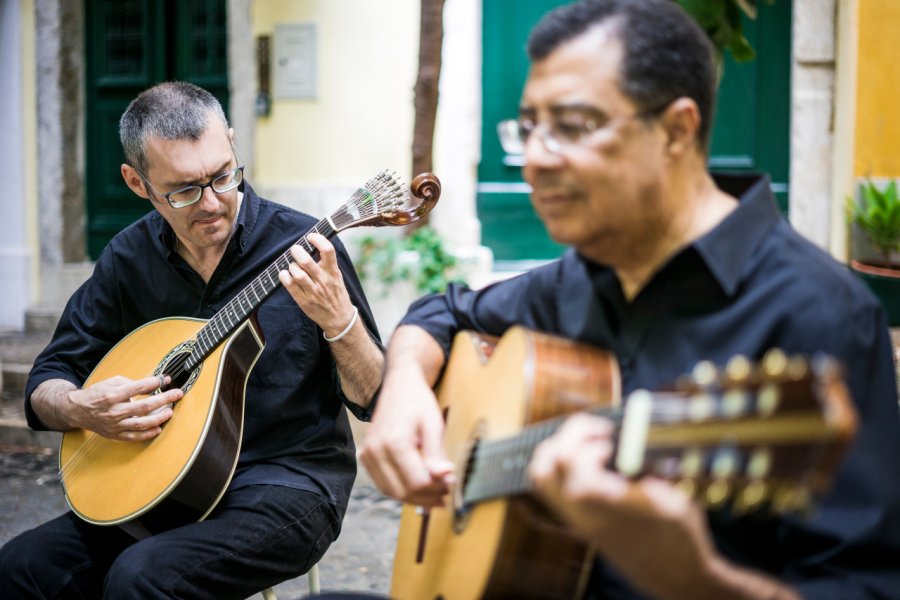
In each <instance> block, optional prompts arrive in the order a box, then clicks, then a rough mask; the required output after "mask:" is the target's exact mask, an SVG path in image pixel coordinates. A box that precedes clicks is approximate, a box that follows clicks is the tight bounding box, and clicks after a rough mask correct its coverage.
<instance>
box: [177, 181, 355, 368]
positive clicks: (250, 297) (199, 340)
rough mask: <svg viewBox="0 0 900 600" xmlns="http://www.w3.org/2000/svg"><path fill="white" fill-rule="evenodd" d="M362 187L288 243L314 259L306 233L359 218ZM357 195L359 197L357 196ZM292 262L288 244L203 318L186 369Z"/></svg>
mask: <svg viewBox="0 0 900 600" xmlns="http://www.w3.org/2000/svg"><path fill="white" fill-rule="evenodd" d="M365 194H366V192H365V190H359V191H358V192H357V194H355V195H354V197H353V199H352V202H351V203H348V204H347V205H345V206H342V207H341V208H339V209H338V210H337V211H335V212H334V213H333V214H332V215H331V216H329V217H326V218H325V219H322V220H321V221H319V222H318V223H316V224H315V226H313V228H312V229H310V230H309V231H308V232H307V233H305V234H304V235H303V237H301V238H300V239H299V240H297V241H296V242H295V243H294V244H292V246H295V245H299V246H301V247H302V248H303V249H304V250H306V251H307V252H308V253H309V254H310V256H312V257H313V259H316V260H317V259H318V256H319V253H318V250H316V248H315V247H314V246H313V245H312V244H310V243H309V240H308V239H307V236H309V234H311V233H319V234H321V235H323V236H325V237H326V238H329V239H330V238H332V237H334V236H335V235H336V234H337V233H338V231H341V230H343V229H346V228H347V227H350V226H352V225H353V223H355V222H357V221H359V219H360V217H361V215H360V208H362V209H363V210H365V208H366V207H365V206H361V202H362V201H364V200H366V198H365ZM357 196H360V197H359V198H357ZM293 262H294V257H293V256H292V255H291V249H290V247H289V248H288V249H287V250H285V251H284V252H283V253H282V254H281V255H280V256H279V257H278V258H277V259H276V260H275V262H273V263H272V264H271V265H269V266H268V267H267V268H266V269H264V270H263V272H262V273H260V274H259V275H258V276H257V277H256V278H255V279H254V280H253V281H251V282H250V284H249V285H247V287H245V288H244V289H243V290H241V291H240V292H238V293H237V295H236V296H235V297H234V298H232V299H231V300H230V301H229V302H228V304H226V305H225V306H224V307H222V308H221V309H220V310H219V311H218V312H217V313H216V314H215V315H213V317H212V318H211V319H210V320H209V321H207V323H206V325H204V326H203V327H202V328H201V329H200V331H199V332H197V336H196V338H195V344H194V347H193V349H192V351H191V354H190V357H189V358H188V359H187V361H186V362H185V364H184V369H185V370H186V371H188V372H190V371H192V370H194V369H195V368H196V367H197V366H198V365H199V364H200V363H202V362H203V361H204V360H205V359H206V357H207V356H209V355H210V353H212V351H213V350H215V349H216V348H217V347H218V346H219V344H221V343H222V342H223V341H225V340H226V339H228V336H230V335H231V334H232V333H233V332H234V331H235V330H236V329H237V328H238V327H240V325H241V324H242V323H243V322H244V321H246V320H247V319H248V318H249V317H250V315H251V314H253V311H255V310H256V309H257V308H259V306H260V305H261V304H262V303H263V302H265V300H266V299H267V298H268V297H269V296H271V295H272V294H273V293H274V292H275V291H276V290H277V289H278V287H279V286H280V285H281V281H279V279H278V272H279V271H283V270H285V269H287V268H288V267H289V266H290V264H291V263H293Z"/></svg>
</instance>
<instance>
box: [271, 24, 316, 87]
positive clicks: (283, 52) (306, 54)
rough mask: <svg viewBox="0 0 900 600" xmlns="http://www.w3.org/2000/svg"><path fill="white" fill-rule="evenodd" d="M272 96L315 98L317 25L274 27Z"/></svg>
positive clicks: (283, 25) (282, 25)
mask: <svg viewBox="0 0 900 600" xmlns="http://www.w3.org/2000/svg"><path fill="white" fill-rule="evenodd" d="M273 59H274V64H275V90H274V91H275V98H276V99H286V98H315V97H316V25H315V23H283V24H281V25H276V26H275V56H274V57H273Z"/></svg>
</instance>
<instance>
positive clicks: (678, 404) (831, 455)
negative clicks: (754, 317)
mask: <svg viewBox="0 0 900 600" xmlns="http://www.w3.org/2000/svg"><path fill="white" fill-rule="evenodd" d="M855 431H856V417H855V412H854V410H853V406H852V403H851V401H850V396H849V393H848V391H847V388H846V386H845V385H844V383H843V380H842V373H841V369H840V367H839V365H837V364H836V363H835V362H834V361H833V360H832V359H829V358H827V357H824V356H823V357H816V358H814V359H813V360H807V359H806V358H803V357H800V356H787V355H785V354H784V353H783V352H781V351H780V350H773V351H770V352H769V353H767V354H766V355H765V356H764V357H763V359H762V360H761V361H760V362H759V363H758V364H754V363H751V361H749V360H748V359H746V358H745V357H740V356H738V357H735V358H733V359H732V360H731V361H729V363H728V364H727V365H726V366H725V367H724V368H722V369H719V368H716V367H715V366H714V365H712V364H711V363H708V362H701V363H699V364H698V365H697V366H696V367H695V368H694V370H693V372H692V373H691V375H690V376H686V377H684V378H683V379H682V380H680V381H679V382H678V383H677V384H676V386H675V388H674V389H673V390H672V391H667V392H654V393H651V392H647V391H643V390H641V391H638V392H635V393H634V394H632V395H631V396H629V398H628V400H627V401H626V403H625V417H624V422H623V425H622V432H621V435H620V439H619V450H618V453H617V468H618V469H619V470H620V471H622V472H624V473H625V474H628V475H632V476H634V475H638V474H652V475H655V476H658V477H662V478H665V479H668V480H671V481H674V482H675V483H676V485H677V486H678V487H679V488H681V489H682V490H684V491H685V492H687V493H688V494H689V495H691V496H692V497H694V498H695V499H696V500H698V501H699V502H701V503H703V504H705V505H707V506H709V507H711V508H718V507H722V506H725V505H728V504H730V505H731V506H732V507H733V509H734V510H735V511H737V512H744V511H750V510H757V509H760V508H768V509H769V510H772V511H775V512H782V511H795V510H805V509H808V508H809V506H810V504H811V502H812V500H813V499H814V497H815V496H816V495H818V494H821V493H822V492H823V491H824V490H825V489H827V487H828V485H829V483H830V480H831V477H832V476H833V474H834V472H835V471H836V470H837V467H838V466H839V464H840V461H841V458H842V457H843V454H844V451H845V450H846V448H847V446H848V445H849V443H850V441H851V440H852V438H853V435H854V433H855Z"/></svg>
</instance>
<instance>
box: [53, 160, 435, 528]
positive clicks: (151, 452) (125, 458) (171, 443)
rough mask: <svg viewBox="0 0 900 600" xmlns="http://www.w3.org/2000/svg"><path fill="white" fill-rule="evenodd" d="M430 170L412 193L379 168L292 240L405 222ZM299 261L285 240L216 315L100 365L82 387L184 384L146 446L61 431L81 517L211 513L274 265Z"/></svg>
mask: <svg viewBox="0 0 900 600" xmlns="http://www.w3.org/2000/svg"><path fill="white" fill-rule="evenodd" d="M440 192H441V186H440V182H439V180H438V179H437V177H435V176H434V175H432V174H431V173H425V174H422V175H419V176H417V177H416V178H415V179H414V180H413V183H412V186H411V188H410V189H409V190H407V189H406V186H405V185H404V184H403V182H402V181H401V180H400V179H399V178H398V177H397V175H396V174H395V173H393V172H390V171H382V172H380V173H378V174H377V175H376V176H375V177H373V178H372V179H370V180H369V181H367V182H366V184H365V185H364V187H362V188H360V189H358V190H357V191H356V192H354V193H353V194H352V195H351V197H350V199H349V200H348V201H347V202H346V203H345V204H344V205H343V206H341V207H340V208H338V209H337V210H336V211H335V212H334V213H332V214H331V215H330V216H328V217H326V218H325V219H322V220H321V221H319V222H318V223H317V224H316V225H315V226H314V227H313V228H312V229H311V230H310V231H309V232H307V234H305V235H304V236H303V237H301V238H300V239H299V240H297V241H296V242H294V244H299V245H301V246H303V247H304V249H306V250H307V251H308V252H309V253H310V254H311V255H313V256H314V257H318V252H317V251H316V250H315V248H314V247H313V246H312V245H311V244H310V243H309V241H308V240H307V236H308V235H309V234H310V233H314V232H315V233H319V234H322V235H324V236H325V237H327V238H331V237H334V236H335V235H337V234H338V233H339V232H341V231H344V230H345V229H349V228H351V227H359V226H363V225H366V226H385V225H406V224H409V223H412V222H414V221H416V220H418V219H419V218H421V217H422V216H423V215H425V214H427V213H428V212H429V211H430V210H431V208H432V207H433V206H434V205H435V203H436V202H437V201H438V199H439V197H440ZM291 262H293V257H292V255H291V253H290V248H287V249H286V250H285V251H284V252H283V253H282V254H281V255H280V256H279V257H278V258H277V259H276V260H275V262H274V263H272V264H271V265H270V266H269V267H268V268H266V269H265V270H264V271H263V272H262V273H261V274H260V275H259V276H257V277H256V278H255V279H254V280H253V281H252V282H250V284H249V285H247V286H246V287H245V288H244V289H243V290H241V291H240V292H239V293H238V294H237V295H236V296H235V297H234V298H232V299H231V300H230V301H229V302H228V304H226V305H225V306H224V307H223V308H222V309H221V310H219V311H218V312H217V313H216V314H215V315H214V316H213V317H212V318H211V319H209V320H208V321H203V320H199V319H188V318H169V319H161V320H158V321H153V322H151V323H147V324H146V325H143V326H142V327H139V328H138V329H136V330H135V331H133V332H132V333H130V334H129V335H128V336H126V337H125V338H123V339H122V340H121V341H120V342H119V343H118V344H117V345H116V346H115V347H114V348H113V349H112V350H110V352H109V353H108V354H107V355H106V356H105V357H104V358H103V360H101V361H100V363H99V364H98V365H97V367H96V368H95V369H94V371H93V373H91V375H90V377H88V379H87V381H86V382H85V384H84V385H85V387H88V386H91V385H93V384H94V383H97V382H99V381H103V380H105V379H108V378H110V377H113V376H116V375H121V376H125V377H128V378H132V379H139V378H141V377H146V376H147V375H150V374H154V375H161V374H164V375H169V376H170V377H171V378H172V382H171V384H170V385H169V386H168V387H178V388H181V389H182V390H184V392H185V394H184V397H183V398H182V399H181V400H180V401H179V402H177V403H176V404H175V405H174V407H173V410H174V414H173V416H172V418H171V419H170V420H169V421H168V422H167V423H166V424H165V426H164V427H163V431H162V433H161V434H160V435H159V436H157V437H156V438H155V439H153V440H152V441H148V442H122V441H114V440H110V439H107V438H104V437H102V436H100V435H98V434H96V433H93V432H89V431H84V430H76V431H70V432H66V433H65V434H64V435H63V439H62V444H61V446H60V453H59V466H60V475H61V478H62V482H63V488H64V490H65V493H66V500H67V501H68V503H69V505H70V506H71V508H72V510H73V511H74V512H75V513H76V514H77V515H78V516H79V517H81V518H82V519H84V520H86V521H88V522H90V523H94V524H97V525H119V526H121V527H122V528H123V529H125V530H126V531H128V532H129V533H131V534H132V535H134V536H136V537H139V538H140V537H145V536H147V535H151V534H153V533H157V532H160V531H164V530H166V529H171V528H172V527H176V526H178V525H182V524H185V523H191V522H194V521H197V520H200V519H203V518H204V517H205V516H206V515H207V514H209V512H210V511H211V510H212V509H213V508H214V507H215V505H216V503H217V502H218V501H219V499H220V498H221V496H222V494H224V493H225V489H226V488H227V487H228V483H229V481H230V480H231V476H232V475H233V473H234V469H235V467H236V465H237V458H238V454H239V453H240V445H241V434H242V431H243V419H244V390H245V388H246V383H247V377H248V375H249V374H250V371H251V370H252V369H253V366H254V364H255V363H256V360H257V359H258V358H259V355H260V354H261V353H262V350H263V347H264V346H265V337H264V335H263V332H262V331H261V329H260V327H259V324H258V323H257V322H256V319H255V318H254V316H255V314H256V309H257V308H258V307H259V306H260V305H261V304H262V303H263V302H264V301H265V300H266V299H267V298H269V297H270V296H271V295H272V294H273V293H274V292H275V291H276V290H277V289H278V288H279V287H280V285H281V284H280V281H279V279H278V272H279V271H281V270H283V269H286V268H287V267H288V266H289V265H290V263H291Z"/></svg>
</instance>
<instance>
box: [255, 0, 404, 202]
mask: <svg viewBox="0 0 900 600" xmlns="http://www.w3.org/2000/svg"><path fill="white" fill-rule="evenodd" d="M252 22H253V34H254V36H258V35H263V34H269V35H272V36H273V37H272V47H273V50H274V32H275V25H276V24H279V23H301V22H312V23H315V24H316V35H317V42H316V46H317V48H316V55H317V61H316V62H317V65H316V67H317V84H316V87H317V92H318V93H317V98H316V99H314V100H277V99H273V102H272V111H271V114H270V116H268V117H265V118H258V119H257V122H256V139H255V145H256V160H255V161H254V162H255V175H254V177H255V178H256V179H257V180H258V181H260V183H261V184H265V185H274V186H281V185H287V186H290V185H300V184H302V185H316V184H322V185H330V184H340V183H346V182H354V183H357V182H359V181H365V180H366V179H368V178H369V177H371V176H372V175H373V174H374V173H375V172H377V171H379V170H381V169H382V168H391V169H395V170H396V171H398V172H399V173H400V174H401V175H403V176H404V177H405V176H406V173H407V171H408V170H409V165H410V161H411V150H410V145H411V142H412V126H413V106H412V101H413V91H412V90H413V85H414V84H415V77H416V67H417V61H418V29H419V2H418V0H378V1H373V0H304V1H302V2H298V1H297V0H255V1H254V2H253V5H252ZM274 76H275V75H274V65H273V73H272V79H271V86H272V88H273V89H274V84H275V80H274ZM252 85H254V89H256V82H253V83H252Z"/></svg>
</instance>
